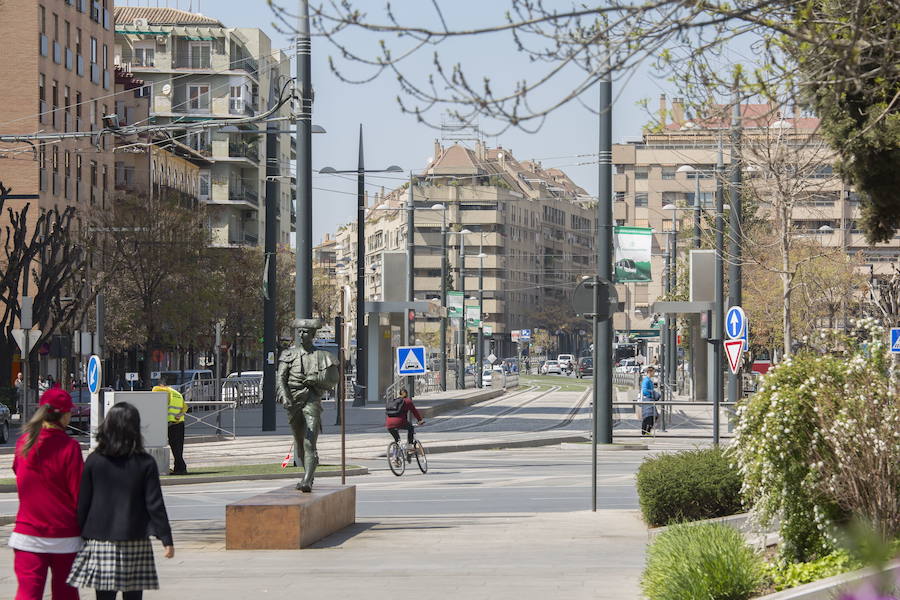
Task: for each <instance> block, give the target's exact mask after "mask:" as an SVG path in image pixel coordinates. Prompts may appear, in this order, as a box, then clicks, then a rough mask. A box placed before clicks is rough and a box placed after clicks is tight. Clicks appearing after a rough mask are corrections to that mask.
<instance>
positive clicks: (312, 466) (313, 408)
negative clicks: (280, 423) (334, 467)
mask: <svg viewBox="0 0 900 600" xmlns="http://www.w3.org/2000/svg"><path fill="white" fill-rule="evenodd" d="M321 419H322V403H321V402H315V401H314V402H307V403H306V405H305V406H304V407H303V421H304V425H305V427H304V429H305V432H304V437H303V453H304V460H303V469H304V470H305V473H304V474H303V481H301V482H300V485H298V486H297V489H299V490H301V491H303V492H310V491H312V485H313V480H314V479H315V477H316V467H318V466H319V454H318V452H317V451H316V443H317V442H318V440H319V423H320V421H321Z"/></svg>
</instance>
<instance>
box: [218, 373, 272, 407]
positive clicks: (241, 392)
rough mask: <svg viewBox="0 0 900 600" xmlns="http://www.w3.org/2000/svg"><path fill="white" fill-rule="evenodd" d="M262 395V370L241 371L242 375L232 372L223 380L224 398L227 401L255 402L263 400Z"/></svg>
mask: <svg viewBox="0 0 900 600" xmlns="http://www.w3.org/2000/svg"><path fill="white" fill-rule="evenodd" d="M262 395H263V372H262V371H241V373H240V375H238V374H237V373H230V374H229V375H228V377H226V378H225V380H224V381H223V382H222V400H224V401H226V402H234V401H238V402H240V403H242V404H255V403H258V402H262Z"/></svg>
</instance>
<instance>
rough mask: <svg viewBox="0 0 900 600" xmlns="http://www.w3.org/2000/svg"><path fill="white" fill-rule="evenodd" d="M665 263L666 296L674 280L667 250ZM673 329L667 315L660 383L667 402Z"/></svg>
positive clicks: (664, 257)
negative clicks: (671, 332) (670, 335)
mask: <svg viewBox="0 0 900 600" xmlns="http://www.w3.org/2000/svg"><path fill="white" fill-rule="evenodd" d="M666 235H667V236H671V234H666ZM666 245H667V246H668V245H669V240H666ZM663 261H664V264H665V266H664V267H663V291H664V292H665V293H666V295H668V294H669V292H671V291H672V286H671V283H672V278H671V276H670V275H669V273H670V272H671V270H672V255H671V254H670V253H669V250H668V249H667V250H666V251H665V252H664V253H663ZM670 327H671V321H670V317H669V314H668V313H666V314H664V315H663V326H662V332H661V335H660V341H661V342H662V360H661V361H660V362H661V363H662V368H661V369H660V374H659V378H660V382H661V383H662V386H661V387H662V399H663V400H665V401H667V402H668V401H669V400H671V398H670V397H669V361H670V360H671V356H670V354H669V349H670V346H671V342H672V340H671V339H670V338H669V329H670Z"/></svg>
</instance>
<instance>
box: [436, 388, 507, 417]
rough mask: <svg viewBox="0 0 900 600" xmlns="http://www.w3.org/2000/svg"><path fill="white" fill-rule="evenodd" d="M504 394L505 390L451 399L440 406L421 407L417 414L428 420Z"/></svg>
mask: <svg viewBox="0 0 900 600" xmlns="http://www.w3.org/2000/svg"><path fill="white" fill-rule="evenodd" d="M505 393H506V389H499V390H490V391H487V392H479V393H476V394H470V395H468V396H464V397H462V398H452V399H450V400H448V401H446V402H441V403H440V404H434V405H432V406H423V407H422V408H420V409H419V412H420V413H422V417H423V418H429V419H430V418H431V417H436V416H437V415H442V414H444V413H446V412H451V411H454V410H459V409H460V408H466V407H467V406H472V405H473V404H478V403H479V402H486V401H487V400H493V399H494V398H499V397H500V396H502V395H503V394H505Z"/></svg>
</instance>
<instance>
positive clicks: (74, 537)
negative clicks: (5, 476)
mask: <svg viewBox="0 0 900 600" xmlns="http://www.w3.org/2000/svg"><path fill="white" fill-rule="evenodd" d="M71 417H72V397H71V396H69V394H68V392H66V391H65V390H63V389H61V388H58V387H54V388H50V389H49V390H47V391H46V392H44V394H43V395H42V396H41V400H40V406H39V407H38V410H37V412H35V413H34V416H33V417H31V420H29V421H28V423H26V424H25V427H24V428H23V435H21V436H19V441H18V442H17V443H16V454H15V458H14V459H13V471H14V472H15V474H16V487H17V488H18V492H19V513H18V514H17V515H16V527H15V529H13V533H12V535H11V536H10V537H9V545H10V547H12V548H13V549H14V550H15V560H14V570H15V573H16V579H18V581H19V589H18V591H17V592H16V600H40V599H41V598H43V597H44V585H45V584H46V582H47V569H48V568H49V570H50V571H51V572H52V574H53V578H52V580H51V583H50V589H51V590H52V593H53V600H77V599H78V590H77V589H75V588H73V587H71V586H69V585H68V584H67V583H66V578H67V577H68V576H69V569H70V568H71V567H72V561H73V560H75V553H76V552H78V550H79V549H80V548H81V544H82V541H81V529H80V528H79V526H78V518H77V516H76V514H75V510H76V506H77V504H78V489H79V486H80V482H81V472H82V469H83V468H84V461H83V460H82V458H81V448H80V447H79V446H78V442H76V441H75V440H73V439H72V438H71V437H69V435H68V434H67V433H66V427H67V426H68V424H69V421H70V420H71Z"/></svg>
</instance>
